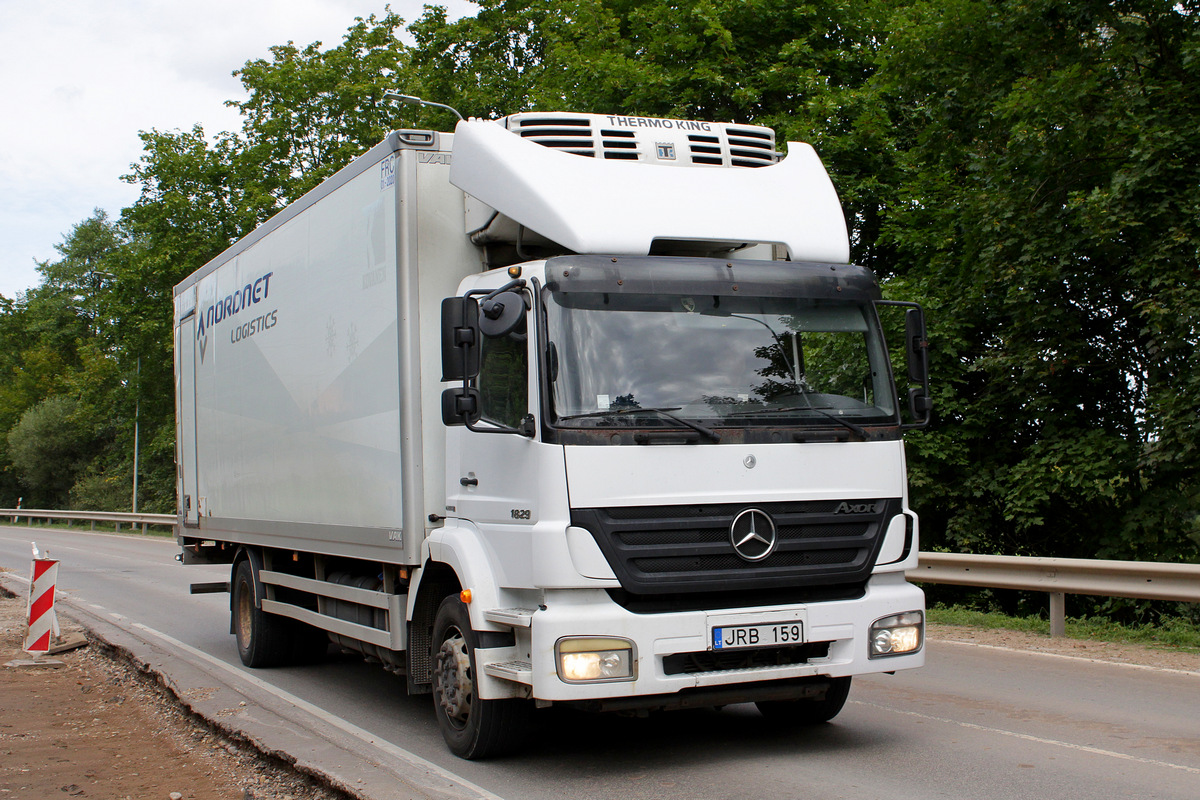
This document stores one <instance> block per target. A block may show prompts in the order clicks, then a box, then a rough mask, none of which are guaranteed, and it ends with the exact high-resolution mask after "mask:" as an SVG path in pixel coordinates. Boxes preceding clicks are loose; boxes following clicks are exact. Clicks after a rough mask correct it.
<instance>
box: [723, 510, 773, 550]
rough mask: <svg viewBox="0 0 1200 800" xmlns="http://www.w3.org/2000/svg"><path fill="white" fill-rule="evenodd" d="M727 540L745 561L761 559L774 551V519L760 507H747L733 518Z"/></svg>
mask: <svg viewBox="0 0 1200 800" xmlns="http://www.w3.org/2000/svg"><path fill="white" fill-rule="evenodd" d="M729 542H730V544H732V545H733V549H734V551H735V552H736V553H737V554H738V555H739V556H741V557H742V558H744V559H746V560H747V561H762V560H763V559H764V558H766V557H767V556H769V555H771V553H773V552H775V521H774V520H773V519H771V517H770V515H769V514H767V512H765V511H762V510H761V509H757V508H747V509H746V510H745V511H743V512H741V513H740V514H738V515H737V516H736V517H734V518H733V524H732V525H730V526H729Z"/></svg>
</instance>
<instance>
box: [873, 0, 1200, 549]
mask: <svg viewBox="0 0 1200 800" xmlns="http://www.w3.org/2000/svg"><path fill="white" fill-rule="evenodd" d="M1198 47H1200V19H1198V16H1197V13H1196V9H1195V8H1189V7H1188V6H1187V5H1186V4H1173V3H1167V2H1157V1H1155V0H1148V1H1143V2H1136V1H1131V2H1116V3H1108V2H1103V3H1101V2H1074V3H1070V4H1064V3H1061V2H1054V1H1053V0H1037V1H1036V2H1026V1H1025V0H1022V1H1021V2H1017V1H1016V0H1012V2H981V1H978V0H943V2H938V3H920V4H916V5H914V6H913V7H912V8H910V9H908V10H905V11H902V12H900V13H899V14H897V15H896V16H895V17H894V19H893V21H892V29H891V31H890V34H889V36H888V39H887V45H886V48H885V50H884V51H883V52H882V55H881V66H880V70H879V72H878V74H877V76H876V78H875V79H874V80H873V88H874V89H875V90H876V91H877V92H878V96H879V97H880V98H882V99H884V100H885V101H886V102H887V103H888V104H889V109H890V111H891V114H892V119H893V126H894V127H893V130H892V132H891V136H892V141H893V142H894V146H895V148H896V150H897V151H898V153H899V159H900V164H901V166H902V169H903V173H902V178H901V180H900V181H899V185H898V186H896V187H895V190H894V191H895V193H896V195H897V196H898V197H899V199H900V201H901V202H900V203H899V204H897V205H896V206H895V208H894V210H893V211H892V212H891V213H890V214H889V215H888V218H887V222H886V225H885V235H886V237H887V238H888V239H890V240H891V241H892V242H893V244H894V246H895V248H896V252H897V263H896V268H895V269H896V272H897V273H898V274H903V275H904V276H906V279H907V280H908V281H909V282H910V283H911V284H912V285H915V286H916V287H918V291H920V292H921V293H924V294H927V295H928V296H929V297H931V298H932V302H931V304H932V305H933V307H934V311H935V313H934V314H933V315H932V318H933V321H934V324H933V331H932V333H931V336H932V338H933V339H934V340H935V342H938V347H937V350H936V351H935V359H934V365H935V366H934V370H935V373H936V374H937V375H938V376H939V380H940V381H942V382H943V385H944V386H945V387H946V389H945V390H944V391H943V392H942V396H941V398H940V401H941V403H940V409H941V423H940V424H939V426H938V427H937V428H936V429H935V430H934V431H933V432H932V433H931V435H930V436H929V437H928V438H927V439H925V440H923V441H918V442H917V449H918V451H919V457H918V458H916V459H914V463H915V466H916V469H917V480H918V482H919V483H920V485H921V494H922V495H923V500H924V503H923V505H924V506H925V507H926V508H927V509H928V511H932V513H930V514H928V520H929V521H930V522H931V523H932V524H931V525H929V526H928V527H927V528H926V530H927V531H931V532H933V533H934V534H935V538H934V541H935V542H937V543H940V544H945V545H949V546H951V547H953V548H961V549H967V550H981V551H985V552H1009V553H1036V554H1038V555H1062V556H1083V557H1095V556H1119V557H1124V558H1149V559H1163V558H1165V559H1175V558H1195V557H1196V555H1197V545H1198V544H1200V538H1198V537H1197V533H1198V531H1197V514H1198V511H1200V495H1198V492H1200V485H1198V483H1197V469H1196V467H1197V461H1196V454H1197V449H1196V444H1197V429H1196V425H1195V419H1196V412H1197V409H1200V392H1198V391H1197V388H1198V383H1197V381H1198V378H1197V375H1198V371H1200V359H1198V358H1197V352H1196V348H1197V343H1198V335H1197V331H1198V329H1200V326H1198V324H1197V323H1198V322H1200V314H1198V311H1200V306H1198V305H1197V300H1196V297H1197V292H1196V289H1197V285H1196V284H1197V272H1196V266H1197V260H1198V259H1197V254H1198V253H1200V205H1198V202H1200V201H1198V199H1197V195H1196V192H1195V186H1196V185H1197V183H1198V181H1200V94H1198V87H1200V83H1197V78H1198V77H1200V75H1198V74H1197V70H1198V69H1200V59H1197V58H1196V55H1197V53H1198V52H1200V50H1198Z"/></svg>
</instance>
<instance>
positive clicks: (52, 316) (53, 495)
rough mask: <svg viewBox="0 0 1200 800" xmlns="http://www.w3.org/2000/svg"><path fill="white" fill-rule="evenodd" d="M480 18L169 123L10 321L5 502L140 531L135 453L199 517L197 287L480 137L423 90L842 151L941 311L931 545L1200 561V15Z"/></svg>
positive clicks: (658, 10) (388, 33) (917, 10)
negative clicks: (384, 146) (191, 282)
mask: <svg viewBox="0 0 1200 800" xmlns="http://www.w3.org/2000/svg"><path fill="white" fill-rule="evenodd" d="M479 6H480V7H479V11H478V13H477V14H476V15H475V16H473V17H467V18H464V19H462V20H458V21H449V20H448V19H447V18H446V15H445V13H444V11H442V10H441V9H438V8H436V7H431V8H427V10H426V12H425V13H424V14H423V16H422V17H421V18H420V19H417V20H414V21H408V22H406V21H405V20H402V19H401V18H400V17H398V16H397V15H395V14H394V13H391V12H390V11H389V12H388V13H385V14H384V15H383V16H378V17H377V16H374V15H373V16H370V17H368V18H365V19H357V20H354V21H353V22H352V23H351V24H349V27H348V29H347V31H346V34H345V36H344V37H343V39H342V41H341V42H338V43H333V44H332V45H328V46H326V45H323V44H322V43H313V44H310V45H307V46H300V45H296V44H293V43H287V44H280V45H278V46H276V47H274V48H272V49H271V52H270V54H269V55H268V56H267V57H265V58H257V57H255V58H251V59H250V60H248V61H247V62H246V63H245V66H244V67H243V68H242V69H241V70H239V71H238V72H237V77H238V78H239V79H240V80H241V82H242V85H243V87H244V88H245V91H246V94H245V96H244V97H243V98H242V99H240V100H235V101H232V102H231V105H233V106H234V107H235V108H237V109H238V110H239V111H240V112H241V115H242V121H241V128H240V129H239V130H236V131H223V132H211V131H204V130H202V129H201V128H200V127H199V126H197V127H194V128H191V129H189V130H150V131H144V132H142V133H141V138H142V141H143V143H144V150H143V153H142V156H141V158H140V159H139V160H138V161H137V162H136V163H134V164H133V165H132V166H131V168H130V172H129V174H128V175H125V176H123V179H124V180H125V181H127V182H129V183H130V184H132V185H133V186H134V187H137V188H138V189H139V190H140V196H139V198H138V200H137V201H136V202H135V203H134V204H133V205H132V206H130V207H128V208H124V209H119V210H113V211H111V213H110V212H107V211H103V210H97V211H96V212H95V214H93V215H92V216H91V217H89V218H88V219H85V220H83V221H81V222H80V223H79V224H78V225H76V226H75V227H74V228H72V230H70V231H67V232H65V235H64V238H63V241H62V242H61V243H60V244H59V245H58V252H59V258H58V259H56V260H50V261H47V262H45V263H42V264H40V265H39V270H40V272H41V276H42V282H41V284H40V285H39V286H37V287H35V288H33V289H31V290H30V291H28V292H25V293H23V294H20V295H18V296H17V297H15V298H3V297H0V507H14V506H16V504H17V502H18V499H21V498H23V505H24V506H25V507H27V508H28V507H43V508H63V507H74V508H89V509H103V510H112V511H120V510H129V508H130V506H131V504H132V496H131V489H132V485H133V482H134V481H133V478H134V475H133V464H134V440H135V430H136V431H138V435H137V438H138V441H139V453H138V462H137V463H138V464H139V467H138V471H139V475H138V476H137V477H138V481H137V485H138V492H139V497H138V502H137V507H138V510H140V511H147V512H172V511H174V510H175V499H174V483H175V469H174V464H173V459H174V435H175V428H174V401H173V385H172V382H173V377H172V356H171V354H172V348H173V343H172V287H173V286H174V285H175V284H176V283H178V282H179V281H180V280H181V279H182V278H184V277H185V276H186V275H188V274H190V273H191V272H192V271H194V270H195V269H197V268H198V267H200V266H202V265H203V264H204V263H206V262H207V261H208V260H209V259H211V258H212V257H213V256H215V255H216V254H218V253H219V252H220V251H221V250H223V249H224V248H225V247H227V246H228V245H229V244H231V243H232V242H233V241H235V240H236V239H238V238H239V237H240V236H242V235H244V234H246V233H248V232H249V231H251V230H252V229H253V228H254V227H255V226H256V225H258V224H259V223H261V222H263V221H265V220H266V219H268V218H269V217H271V216H272V215H273V214H275V213H276V212H277V211H279V210H280V209H281V208H282V207H283V206H285V205H286V204H287V203H288V202H290V201H292V200H294V199H296V198H298V197H299V196H300V195H301V194H303V193H304V192H306V191H307V190H309V189H311V188H312V187H314V186H316V185H317V184H318V183H319V182H320V181H321V180H323V179H324V178H326V177H328V176H329V175H331V174H333V173H334V172H335V171H336V170H337V169H339V168H340V167H341V166H343V165H344V164H346V163H347V162H348V161H349V160H350V159H351V158H353V157H354V156H356V155H358V154H359V153H362V152H363V151H365V150H366V149H367V148H368V147H370V146H371V145H373V144H375V143H376V142H378V141H379V140H380V139H382V137H383V136H384V134H385V132H386V131H388V130H390V129H395V128H433V129H437V130H446V129H448V128H449V126H450V125H451V124H452V123H453V118H452V117H451V116H450V115H449V114H448V113H446V112H444V111H441V110H437V109H430V108H425V107H418V106H411V105H395V104H392V103H390V102H387V101H384V99H383V97H384V93H385V92H386V91H388V90H398V91H400V92H403V93H405V94H411V95H418V96H422V97H426V98H428V99H430V100H435V101H438V102H443V103H448V104H450V105H451V106H454V107H456V108H457V109H458V110H459V111H461V112H462V113H463V114H464V115H468V116H478V117H485V118H486V117H498V116H501V115H504V114H509V113H514V112H518V111H526V110H540V111H591V112H599V113H620V114H623V115H638V116H644V117H675V118H689V119H698V120H734V121H738V122H747V123H758V124H762V125H768V126H771V127H774V128H775V129H776V131H777V132H778V135H779V141H780V142H781V143H782V142H786V141H789V140H790V141H807V142H810V143H812V144H813V145H814V146H815V147H816V149H817V151H818V152H819V153H820V155H821V157H822V158H823V159H824V161H825V163H826V164H827V165H828V167H829V170H830V172H831V174H832V177H833V180H834V183H835V185H836V186H837V188H838V192H839V195H840V197H841V199H842V201H843V204H844V206H845V208H846V211H847V221H848V224H849V226H850V239H851V242H852V258H853V260H854V261H856V262H857V263H859V264H862V265H865V266H867V267H870V268H871V269H873V270H874V271H875V272H876V273H877V274H878V276H879V278H880V279H881V282H882V283H883V285H884V287H885V288H884V291H885V293H888V294H890V295H891V296H894V297H896V298H903V299H910V300H919V301H921V302H922V303H923V304H924V305H925V306H926V308H927V310H928V312H929V323H930V330H929V338H930V342H931V370H932V373H933V375H934V376H935V384H934V392H935V403H936V406H935V418H934V423H933V424H932V425H931V427H930V428H929V429H928V430H926V431H922V432H917V433H914V434H913V435H912V436H910V437H909V440H908V450H907V452H908V462H909V468H910V482H911V489H912V504H913V506H914V507H915V508H916V509H917V510H918V512H919V513H920V514H921V515H922V546H923V547H924V548H926V549H936V550H945V551H950V552H974V553H985V554H986V553H993V554H1009V555H1037V556H1057V557H1075V558H1111V559H1129V560H1147V561H1176V562H1193V563H1194V562H1197V561H1200V425H1197V422H1196V421H1197V415H1198V413H1200V270H1198V268H1197V266H1198V263H1200V192H1197V191H1196V187H1197V185H1200V2H1197V0H1115V1H1114V0H1065V1H1064V0H867V1H866V2H861V3H845V2H835V1H834V0H815V1H814V2H808V3H795V2H793V0H670V2H668V0H570V1H569V2H561V3H538V2H529V0H481V1H480V3H479ZM402 34H404V35H405V38H404V40H403V41H402V39H401V38H400V37H401V35H402ZM405 42H411V44H407V43H405ZM114 177H115V176H114ZM666 201H669V198H667V199H666ZM1086 602H1087V604H1088V607H1087V608H1086V610H1085V613H1086V614H1087V615H1088V616H1089V617H1090V616H1093V615H1096V614H1102V615H1104V616H1107V617H1114V616H1115V617H1117V618H1121V619H1125V618H1129V621H1132V622H1139V623H1141V622H1153V621H1156V620H1157V619H1158V617H1159V615H1160V614H1162V613H1163V611H1162V609H1161V608H1160V607H1151V606H1128V605H1127V606H1123V607H1121V608H1119V609H1116V611H1118V612H1119V613H1115V614H1114V607H1112V606H1110V605H1108V604H1107V603H1106V602H1104V601H1095V602H1092V601H1086ZM1003 610H1005V611H1008V612H1010V613H1012V612H1013V611H1015V610H1017V609H1016V607H1015V605H1013V604H1009V606H1007V607H1004V609H1003Z"/></svg>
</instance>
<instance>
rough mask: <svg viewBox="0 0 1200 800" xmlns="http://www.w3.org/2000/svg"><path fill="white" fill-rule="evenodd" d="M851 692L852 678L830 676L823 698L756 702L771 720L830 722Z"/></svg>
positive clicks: (802, 723)
mask: <svg viewBox="0 0 1200 800" xmlns="http://www.w3.org/2000/svg"><path fill="white" fill-rule="evenodd" d="M849 694H850V678H849V677H845V678H830V679H829V688H828V689H827V690H826V691H825V696H824V697H822V698H819V699H817V698H809V697H805V698H801V699H799V700H769V701H763V702H760V703H755V705H756V706H758V710H759V712H760V713H761V714H762V715H763V716H764V717H766V718H767V719H769V720H770V721H771V722H774V723H778V724H784V725H817V724H819V723H822V722H829V720H831V719H833V718H834V717H836V716H837V715H838V713H839V712H841V710H842V706H844V705H846V697H847V696H849Z"/></svg>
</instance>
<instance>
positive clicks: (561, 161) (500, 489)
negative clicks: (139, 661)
mask: <svg viewBox="0 0 1200 800" xmlns="http://www.w3.org/2000/svg"><path fill="white" fill-rule="evenodd" d="M174 325H175V359H176V360H175V377H176V381H177V389H178V394H177V419H178V430H177V435H178V447H177V451H178V457H177V461H178V500H179V523H178V528H177V537H178V542H179V544H180V546H181V550H182V553H181V556H180V559H181V560H182V561H183V562H184V563H185V564H195V563H205V564H212V563H219V564H228V565H229V567H230V577H229V581H228V584H225V583H224V582H221V583H219V584H215V585H214V584H207V585H201V584H197V585H195V586H194V587H193V589H194V590H196V591H204V590H206V589H207V590H213V591H223V590H226V589H227V590H228V591H229V592H230V611H231V627H232V633H233V634H235V636H236V643H237V648H238V651H239V653H240V656H241V659H242V661H243V662H244V663H245V664H247V665H249V666H252V667H265V666H270V665H277V664H284V663H288V662H295V661H307V660H313V659H316V658H319V657H320V655H321V654H323V653H325V652H326V650H327V648H328V647H330V645H331V643H332V644H333V645H334V646H337V647H340V648H342V649H349V650H353V651H357V652H359V653H361V654H363V655H364V656H366V657H367V658H369V659H371V660H376V661H379V662H381V663H382V664H383V666H384V667H386V668H387V669H389V670H392V671H394V672H395V673H397V674H398V675H400V676H403V681H402V684H401V685H403V686H404V687H406V688H407V691H408V692H410V693H429V694H432V697H433V701H434V703H433V704H434V709H435V713H436V717H437V720H438V723H439V726H440V728H441V730H442V732H443V734H444V735H445V739H446V742H447V743H448V745H449V747H450V749H451V750H452V751H453V752H455V753H457V754H458V755H460V756H463V757H466V758H481V757H485V756H490V755H496V754H499V753H503V752H505V751H509V750H512V749H513V748H515V747H517V746H518V745H519V743H520V740H521V734H522V731H523V730H525V728H526V727H527V726H528V725H529V724H530V721H531V718H532V717H533V715H535V714H536V713H537V709H541V708H545V707H548V706H552V705H559V704H562V705H569V706H573V707H578V708H582V709H589V710H594V711H597V712H604V711H623V712H634V713H641V712H644V711H653V710H660V709H674V708H683V707H697V706H724V705H728V704H734V703H749V702H752V703H755V704H757V706H758V708H759V709H760V710H761V712H762V714H763V716H764V717H766V718H769V719H770V720H771V721H772V722H773V723H775V724H779V723H784V724H808V723H814V722H821V721H825V720H828V719H830V718H832V717H833V716H834V715H836V714H837V713H838V711H839V710H840V709H841V707H842V704H843V703H844V702H845V700H846V695H847V692H848V691H849V688H850V681H851V678H852V677H853V676H855V675H863V674H868V673H878V672H893V671H896V670H901V669H910V668H913V667H919V666H920V665H921V664H922V663H923V660H924V638H923V631H924V599H923V595H922V593H921V591H920V590H919V589H918V588H916V587H914V586H913V585H911V584H909V583H908V582H907V581H906V580H905V570H907V569H911V568H913V567H914V566H915V565H916V557H917V517H916V515H915V514H914V513H913V512H912V510H911V509H910V508H909V506H908V500H907V483H906V479H905V458H904V445H903V441H902V433H903V432H904V430H906V429H907V428H912V427H919V426H921V425H923V424H925V422H927V421H928V418H929V414H930V402H929V391H928V378H927V355H926V353H927V350H926V341H925V326H924V320H923V315H922V311H921V309H920V308H919V307H918V306H917V305H915V304H912V303H904V302H900V301H885V300H883V299H882V296H881V292H880V287H879V285H878V284H877V282H876V280H875V278H874V277H873V275H872V274H871V272H870V271H869V270H867V269H864V268H862V267H858V266H855V265H853V264H851V263H850V258H849V239H848V236H847V226H846V221H845V218H844V215H843V212H842V209H841V205H840V203H839V202H838V198H837V194H836V193H835V190H834V187H833V185H832V183H831V181H830V179H829V176H828V175H827V173H826V171H825V169H824V167H823V166H822V164H821V162H820V160H819V159H818V157H817V155H816V153H815V152H814V150H813V149H812V147H810V146H808V145H806V144H800V143H789V144H788V145H787V146H786V153H781V152H779V151H778V150H777V148H776V143H775V136H774V133H773V132H772V131H771V130H770V129H768V128H764V127H760V126H755V125H736V124H723V123H713V122H701V121H691V120H676V119H654V118H646V117H631V116H619V115H599V114H573V113H546V114H540V113H523V114H517V115H513V116H509V117H506V118H503V119H500V120H468V121H464V122H460V123H458V125H457V126H456V128H455V130H454V132H453V133H443V132H437V131H426V130H402V131H397V132H394V133H392V134H390V135H389V136H388V137H387V138H386V139H385V140H384V141H383V142H381V143H380V144H379V145H377V146H375V147H374V148H372V149H371V150H369V151H368V152H366V153H364V154H363V155H362V156H360V157H359V158H358V159H356V160H355V161H353V162H352V163H350V164H349V165H348V166H347V167H345V168H344V169H342V170H341V171H340V172H338V173H337V174H335V175H333V176H332V177H331V178H329V179H328V180H326V181H325V182H324V183H322V184H321V185H319V186H318V187H317V188H315V189H314V190H312V191H311V192H309V193H308V194H307V195H305V196H304V197H302V198H300V199H299V200H297V201H296V202H294V203H292V204H291V205H289V206H288V207H286V208H285V209H283V210H282V211H280V212H279V213H278V214H277V215H276V216H275V217H274V218H272V219H271V220H269V221H268V222H266V223H265V224H263V225H262V226H261V227H259V228H258V229H256V230H255V231H253V232H252V233H251V234H249V235H248V236H246V237H245V238H244V239H242V240H240V241H238V242H237V243H235V244H234V245H233V246H231V247H230V248H229V249H228V250H226V251H225V252H223V253H221V254H220V255H219V256H217V257H216V258H214V259H213V260H212V261H211V262H209V263H208V264H206V265H205V266H204V267H203V268H201V269H200V270H198V271H197V272H196V273H195V274H193V275H191V276H190V277H188V278H187V279H186V280H184V281H183V282H182V283H180V284H179V285H178V286H177V287H176V289H175V308H174ZM885 330H886V331H888V333H889V335H888V336H886V337H885ZM893 360H895V361H896V365H895V366H896V370H895V371H893V365H892V361H893Z"/></svg>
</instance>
